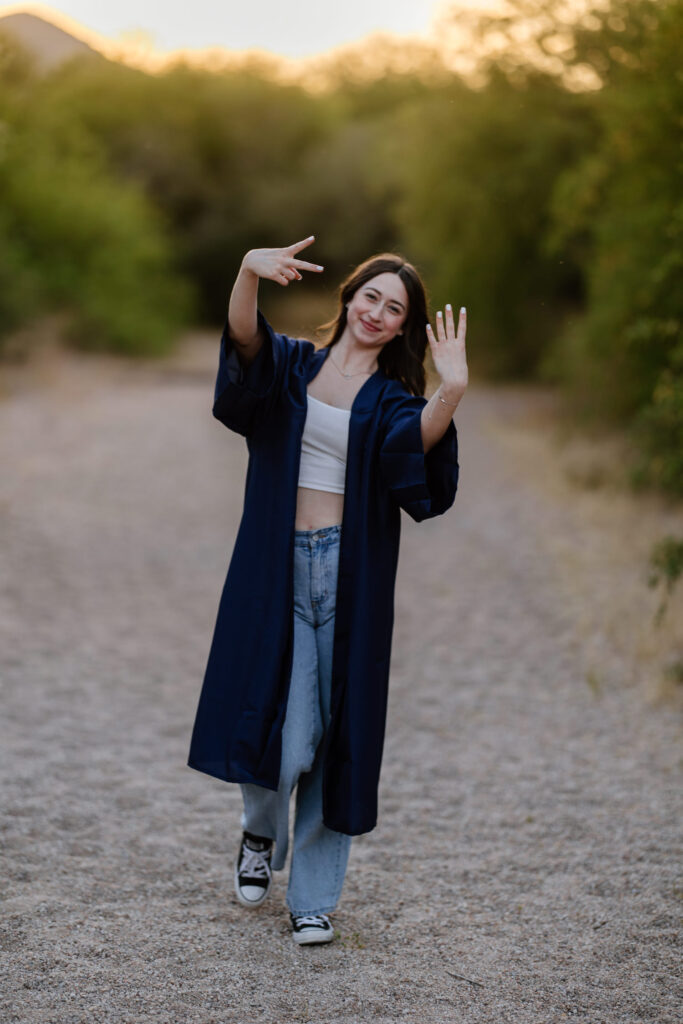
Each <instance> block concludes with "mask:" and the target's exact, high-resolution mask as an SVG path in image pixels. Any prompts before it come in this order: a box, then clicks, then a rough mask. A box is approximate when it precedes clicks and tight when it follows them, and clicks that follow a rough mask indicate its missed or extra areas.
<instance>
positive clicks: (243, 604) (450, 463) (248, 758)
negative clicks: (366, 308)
mask: <svg viewBox="0 0 683 1024" xmlns="http://www.w3.org/2000/svg"><path fill="white" fill-rule="evenodd" d="M258 322H259V326H260V327H261V328H262V329H263V331H264V332H265V334H266V342H265V343H264V344H263V345H262V347H261V349H260V351H259V353H258V355H257V357H256V359H255V360H254V361H253V362H252V363H251V364H250V365H249V366H248V367H247V368H246V370H245V368H244V367H243V366H242V365H241V363H240V362H239V359H238V358H237V353H236V351H235V347H234V345H233V343H232V341H231V339H230V336H229V331H228V325H227V321H226V325H225V328H224V330H223V335H222V338H221V346H220V357H219V366H218V376H217V379H216V387H215V394H214V405H213V415H214V416H215V417H216V418H217V419H219V420H220V421H221V422H222V423H224V424H225V426H226V427H229V428H230V429H231V430H234V431H237V433H239V434H241V435H243V436H244V437H245V438H246V443H247V448H248V452H249V462H248V467H247V475H246V484H245V495H244V507H243V513H242V519H241V522H240V525H239V529H238V533H237V537H236V540H235V544H234V548H233V552H232V557H231V560H230V565H229V568H228V572H227V578H226V581H225V585H224V587H223V591H222V595H221V598H220V603H219V608H218V615H217V620H216V624H215V629H214V634H213V640H212V643H211V649H210V653H209V658H208V664H207V667H206V673H205V676H204V682H203V685H202V689H201V694H200V697H199V704H198V708H197V713H196V718H195V722H194V728H193V732H192V739H191V744H190V753H189V759H188V764H189V766H190V767H192V768H196V769H197V770H198V771H201V772H206V773H207V774H208V775H212V776H215V777H216V778H219V779H224V780H225V781H226V782H251V783H255V784H256V785H259V786H265V787H266V788H267V789H274V790H275V789H277V787H278V780H279V775H280V757H281V747H282V726H283V723H284V716H285V711H286V708H287V695H288V691H289V681H290V676H291V668H292V646H293V632H294V584H293V578H294V572H293V569H294V529H295V525H294V524H295V515H296V503H297V486H298V478H299V459H300V453H301V435H302V433H303V429H304V421H305V418H306V408H307V396H306V390H307V385H308V383H309V382H310V381H311V380H312V379H313V377H315V375H316V373H318V371H319V370H320V368H321V366H322V365H323V362H324V360H325V358H326V357H327V355H328V353H329V351H330V350H329V349H327V348H319V349H316V347H315V346H314V345H313V344H312V342H310V341H305V340H296V339H292V338H289V337H287V336H286V335H284V334H278V333H277V332H275V331H274V330H273V329H272V327H271V326H270V324H269V323H268V322H267V320H266V319H265V317H264V316H263V314H262V312H261V311H260V310H259V312H258ZM425 404H426V399H425V398H424V397H416V396H414V395H410V394H409V393H408V392H407V391H406V389H405V388H404V386H403V385H402V384H401V383H399V382H398V381H395V380H393V379H391V378H389V377H387V376H386V375H385V374H384V373H383V372H382V371H381V370H379V369H378V370H376V371H375V373H373V374H372V376H371V377H369V378H368V379H367V380H366V381H365V382H364V383H363V385H362V387H361V388H360V390H359V391H358V393H357V395H356V397H355V399H354V402H353V405H352V408H351V415H350V420H349V442H348V456H347V465H346V485H345V494H344V510H343V516H342V530H341V540H340V551H339V573H338V585H337V595H336V613H335V630H334V642H333V660H332V700H331V720H330V724H329V728H328V730H327V732H326V734H325V737H324V739H323V741H322V742H323V757H324V767H323V821H324V824H325V825H326V826H327V827H328V828H331V829H334V830H335V831H337V832H344V833H346V834H347V835H360V834H361V833H363V832H369V831H371V830H372V829H373V828H374V827H375V825H376V823H377V793H378V786H379V776H380V765H381V760H382V749H383V745H384V731H385V722H386V711H387V697H388V684H389V661H390V655H391V638H392V630H393V622H394V583H395V578H396V569H397V565H398V552H399V538H400V528H401V509H404V510H405V512H407V513H408V515H410V516H411V517H412V518H413V519H414V520H416V521H418V522H420V521H421V520H423V519H428V518H430V517H432V516H438V515H441V514H442V513H443V512H446V510H447V509H449V508H450V507H451V505H452V504H453V501H454V500H455V492H456V488H457V484H458V442H457V433H456V428H455V424H454V423H453V421H452V420H451V422H450V423H449V425H448V429H447V430H446V433H445V434H444V436H443V437H442V438H441V439H440V440H439V441H438V443H437V444H436V445H435V446H434V447H433V448H431V449H430V450H429V452H427V454H426V455H425V452H424V446H423V443H422V433H421V428H420V416H421V412H422V409H423V407H424V405H425Z"/></svg>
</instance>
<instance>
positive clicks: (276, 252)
mask: <svg viewBox="0 0 683 1024" xmlns="http://www.w3.org/2000/svg"><path fill="white" fill-rule="evenodd" d="M313 241H315V235H311V236H310V237H309V238H304V239H303V241H301V242H295V243H294V245H287V246H285V248H283V249H250V250H249V252H248V253H247V254H246V256H245V257H244V259H243V260H242V267H243V268H244V269H245V270H249V271H251V273H252V274H256V276H257V277H264V278H267V279H268V280H269V281H276V282H277V284H280V285H282V287H283V288H286V287H287V285H288V284H289V282H290V281H301V280H302V276H301V274H300V273H299V271H300V270H314V271H316V272H317V273H320V272H321V271H322V270H323V269H324V268H323V267H319V266H318V265H317V264H316V263H307V262H306V260H299V259H297V253H299V252H301V250H302V249H305V248H306V246H307V245H310V244H311V243H312V242H313Z"/></svg>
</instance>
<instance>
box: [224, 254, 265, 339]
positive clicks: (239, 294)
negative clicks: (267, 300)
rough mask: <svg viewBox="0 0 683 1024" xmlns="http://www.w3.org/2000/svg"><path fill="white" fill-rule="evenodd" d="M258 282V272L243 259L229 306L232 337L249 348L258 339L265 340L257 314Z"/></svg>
mask: <svg viewBox="0 0 683 1024" xmlns="http://www.w3.org/2000/svg"><path fill="white" fill-rule="evenodd" d="M245 260H246V257H245ZM258 282H259V277H258V274H256V273H254V271H253V270H250V269H249V267H248V266H247V265H246V264H245V262H244V261H243V262H242V266H241V267H240V270H239V273H238V275H237V277H236V278H235V283H234V285H233V286H232V292H231V293H230V304H229V306H228V324H229V325H230V337H231V338H232V339H233V340H234V341H235V342H236V344H237V345H245V346H247V348H251V347H253V345H254V342H256V341H257V340H263V339H260V338H259V331H258V320H257V316H256V311H257V307H258Z"/></svg>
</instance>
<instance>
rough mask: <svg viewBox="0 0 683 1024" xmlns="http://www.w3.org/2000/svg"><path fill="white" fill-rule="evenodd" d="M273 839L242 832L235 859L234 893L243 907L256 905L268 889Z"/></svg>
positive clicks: (261, 901)
mask: <svg viewBox="0 0 683 1024" xmlns="http://www.w3.org/2000/svg"><path fill="white" fill-rule="evenodd" d="M272 853H273V840H272V839H268V838H267V837H266V836H255V835H253V833H251V832H243V833H242V840H241V842H240V848H239V852H238V854H237V860H236V861H235V893H236V895H237V899H238V900H239V901H240V903H242V904H243V905H244V906H245V907H258V906H260V904H261V903H263V901H264V899H265V898H266V896H267V895H268V893H269V891H270V886H271V883H272V880H273V876H272V873H271V870H270V858H271V856H272Z"/></svg>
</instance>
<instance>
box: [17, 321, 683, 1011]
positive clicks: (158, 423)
mask: <svg viewBox="0 0 683 1024" xmlns="http://www.w3.org/2000/svg"><path fill="white" fill-rule="evenodd" d="M202 340H204V339H196V340H195V342H194V344H191V345H189V346H188V347H187V348H186V349H184V350H183V353H182V354H181V356H179V357H177V358H176V359H175V360H174V361H171V362H169V363H168V364H166V365H165V366H164V367H154V366H152V365H151V364H145V365H144V366H142V367H139V368H136V369H133V368H131V367H128V366H125V365H118V364H116V363H115V362H113V361H107V360H105V359H85V358H83V357H78V358H76V357H70V358H69V359H68V360H67V361H66V362H65V363H64V365H61V364H60V365H59V366H57V368H53V369H52V370H51V371H50V372H49V373H47V374H43V378H44V379H42V380H41V383H40V386H34V385H33V384H32V385H30V386H23V385H22V386H21V387H17V388H15V389H10V391H9V393H6V394H5V397H4V399H3V400H2V401H1V402H0V459H1V461H2V466H3V472H2V476H1V478H0V524H1V529H2V540H3V544H2V567H1V578H2V587H1V591H0V667H1V671H2V685H3V714H2V725H1V738H2V762H1V769H0V770H1V773H2V787H3V816H2V830H3V834H2V851H3V866H2V889H3V916H2V936H1V937H2V942H1V948H2V963H3V974H4V979H5V980H4V983H3V986H2V995H1V996H0V1012H1V1019H2V1020H3V1021H4V1022H7V1024H12V1022H17V1021H22V1022H23V1021H36V1022H38V1021H40V1022H55V1024H57V1022H59V1024H67V1022H69V1024H71V1022H74V1024H75V1022H90V1021H94V1020H103V1021H106V1022H112V1024H118V1022H124V1021H126V1022H136V1024H137V1022H167V1021H168V1022H176V1021H177V1022H183V1024H229V1022H262V1021H263V1022H269V1024H270V1022H272V1024H276V1022H277V1024H285V1022H299V1021H301V1022H316V1024H325V1022H329V1024H332V1022H334V1024H342V1022H349V1024H350V1022H354V1024H356V1022H365V1021H368V1022H370V1021H372V1022H373V1024H382V1022H395V1021H411V1022H415V1024H430V1022H446V1021H448V1022H450V1021H453V1022H467V1024H480V1022H481V1024H484V1022H491V1024H502V1022H507V1021H510V1022H515V1024H525V1022H530V1024H541V1022H552V1024H554V1022H556V1021H564V1020H576V1021H586V1022H591V1024H598V1022H615V1024H617V1022H618V1024H627V1022H646V1021H653V1022H657V1024H665V1022H673V1021H680V1020H681V1016H680V1014H681V1001H680V994H679V999H678V1001H677V993H676V982H677V975H676V967H677V965H678V962H679V961H678V959H677V951H676V946H677V940H678V937H679V933H680V907H681V897H682V896H683V882H682V881H681V880H680V876H679V875H677V868H678V863H677V862H678V859H679V855H680V849H681V828H680V808H681V799H680V785H679V769H680V763H681V762H680V747H679V742H680V727H679V724H678V716H677V707H678V705H677V704H676V702H675V701H674V702H673V703H672V702H671V701H661V700H659V701H653V700H648V699H645V696H644V693H643V691H642V688H641V687H640V686H639V685H635V684H634V681H633V678H632V676H633V673H632V672H631V673H630V674H629V671H628V669H629V665H628V664H627V662H628V658H629V657H630V652H629V651H626V652H625V649H624V647H623V645H622V646H620V645H619V642H618V641H619V637H618V635H613V636H612V635H606V636H601V635H599V634H600V622H601V621H603V620H601V619H600V616H599V614H598V610H597V607H595V608H593V607H592V606H591V604H590V600H591V593H592V590H591V587H590V586H584V589H583V591H581V590H580V588H579V589H577V587H576V586H575V585H574V584H573V583H572V581H571V580H568V577H567V571H566V561H567V551H568V550H569V551H570V553H571V550H572V544H575V545H577V544H578V545H581V549H582V550H584V544H585V543H588V541H590V545H591V551H593V552H594V558H595V559H598V560H599V554H600V551H601V550H602V549H603V548H605V549H607V548H609V544H610V543H611V540H610V536H609V528H608V527H607V526H601V525H600V524H597V525H596V524H595V523H592V524H588V525H587V524H586V522H585V521H582V522H581V524H580V528H579V526H577V524H576V522H575V521H574V520H573V519H572V516H573V510H572V506H571V503H567V502H566V500H564V498H563V497H562V493H561V492H560V491H558V490H557V489H554V488H553V487H550V486H546V480H545V478H546V476H547V475H548V473H549V472H550V470H549V467H550V466H551V464H552V458H551V457H550V456H549V455H548V453H547V452H546V456H545V457H543V455H542V452H543V451H544V450H545V449H543V447H542V446H543V445H544V444H546V442H545V441H544V440H543V439H542V438H541V439H539V438H536V439H535V441H534V445H535V446H536V447H534V449H533V451H534V455H533V457H531V458H530V457H529V450H528V448H526V449H525V448H524V445H523V444H522V443H521V442H520V443H519V444H518V443H517V442H516V441H515V437H516V436H517V435H516V434H515V431H514V428H513V426H512V424H513V423H514V422H515V417H516V416H518V415H519V411H520V409H521V410H528V409H529V408H532V407H533V406H534V402H536V398H535V397H534V395H533V394H531V393H529V394H521V395H520V393H518V392H515V391H514V390H512V389H485V388H480V389H477V388H475V387H471V388H470V390H469V391H468V393H467V395H466V397H465V399H463V402H462V404H461V406H460V408H459V410H458V413H457V414H456V415H457V423H458V428H459V437H460V461H461V485H460V487H461V489H460V493H459V494H458V497H457V498H456V502H455V505H454V506H453V508H452V509H451V510H450V511H449V512H448V513H447V514H446V515H445V516H443V517H441V518H439V519H436V520H431V521H429V522H425V523H421V524H416V523H414V522H413V521H412V520H410V519H409V518H408V517H407V516H404V518H403V536H402V548H401V560H400V566H399V578H398V582H397V602H396V630H395V636H394V649H393V659H392V683H391V685H392V689H391V699H390V710H389V721H388V728H387V740H386V746H385V754H384V764H383V772H382V782H381V788H380V820H379V824H378V826H377V828H376V829H375V830H374V831H373V832H371V833H369V834H367V835H365V836H360V837H356V838H355V839H354V843H353V846H352V850H351V857H350V861H349V869H348V873H347V878H346V883H345V888H344V892H343V894H342V898H341V901H340V904H339V907H338V910H337V912H336V913H335V915H333V922H334V924H335V928H336V930H337V938H336V940H335V941H334V942H333V943H332V944H331V945H329V946H324V947H313V948H302V949H300V948H298V947H296V946H295V945H294V943H293V941H292V939H291V937H290V933H289V927H288V917H287V911H286V907H285V902H284V891H285V886H286V871H285V872H283V873H278V874H277V875H276V876H275V884H274V888H273V892H272V894H271V897H270V898H269V900H268V901H267V903H266V904H265V905H264V906H263V907H261V908H260V909H259V910H258V911H250V910H248V909H245V908H242V907H241V906H240V905H239V904H238V902H237V900H236V899H235V896H234V895H233V892H232V865H233V858H234V854H235V852H236V848H237V843H238V835H239V813H240V808H241V804H240V796H239V789H238V787H237V786H234V785H226V784H225V783H221V782H219V781H217V780H214V779H210V778H209V777H207V776H203V775H201V774H199V773H197V772H194V771H193V770H192V769H190V768H188V767H187V766H186V763H185V762H186V757H187V751H188V745H189V738H190V730H191V726H192V721H193V717H194V711H195V708H196V702H197V698H198V695H199V688H200V684H201V679H202V675H203V671H204V667H205V662H206V657H207V655H208V648H209V643H210V639H211V633H212V630H213V626H214V622H215V615H216V611H217V607H218V599H219V596H220V590H221V587H222V584H223V580H224V576H225V571H226V568H227V564H228V560H229V555H230V550H231V545H232V541H233V539H234V536H235V532H236V528H237V524H238V521H239V516H240V512H241V506H242V495H243V482H244V473H245V468H246V447H245V445H244V442H243V440H242V439H241V438H239V437H238V436H237V435H232V434H231V433H230V432H228V431H226V430H225V428H224V427H222V426H221V424H219V423H218V422H217V421H215V420H213V418H212V417H211V414H210V401H211V395H212V387H213V374H214V370H215V358H216V346H215V342H214V344H213V345H211V344H209V345H207V344H201V343H200V342H201V341H202ZM520 436H521V435H520ZM539 445H540V446H541V447H539ZM544 458H545V461H544ZM575 554H576V552H575ZM624 557H625V558H626V561H628V556H627V555H625V556H624ZM604 575H605V574H603V575H602V576H601V577H600V578H601V579H603V576H604ZM607 575H609V574H607ZM586 578H587V577H585V578H584V582H585V579H586ZM615 578H616V579H619V580H621V577H619V576H615ZM619 586H621V584H619ZM597 589H598V591H600V592H599V593H598V598H599V600H600V601H602V600H604V597H605V593H604V592H603V591H604V587H603V589H602V590H600V588H597ZM587 618H589V619H590V620H591V622H592V623H593V625H594V628H593V631H592V633H591V636H590V638H589V639H590V645H591V646H590V650H591V657H594V656H597V652H598V649H599V654H600V657H601V658H602V664H604V666H605V671H604V673H603V676H602V678H603V679H604V680H605V682H604V684H603V685H601V686H600V687H599V688H598V687H596V686H594V685H587V683H586V671H587V662H586V643H587V641H586V632H585V625H586V619H587ZM596 624H597V625H596ZM631 667H632V666H631ZM622 675H623V676H624V679H625V681H624V682H623V685H622V682H621V681H620V676H622Z"/></svg>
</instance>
